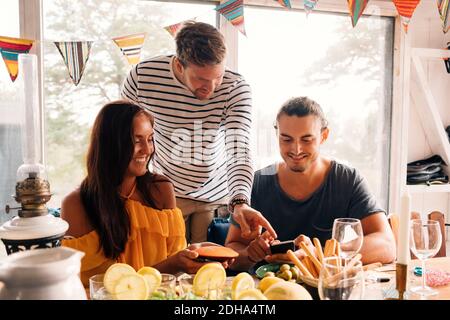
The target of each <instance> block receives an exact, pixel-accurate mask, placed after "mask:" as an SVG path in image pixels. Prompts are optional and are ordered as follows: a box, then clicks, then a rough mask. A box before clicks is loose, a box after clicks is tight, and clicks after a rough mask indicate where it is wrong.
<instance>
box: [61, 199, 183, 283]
mask: <svg viewBox="0 0 450 320" xmlns="http://www.w3.org/2000/svg"><path fill="white" fill-rule="evenodd" d="M125 208H126V210H127V212H128V216H129V218H130V226H131V232H130V236H129V238H128V242H127V244H126V246H125V251H124V252H123V253H121V254H120V256H119V257H118V258H117V260H116V261H114V260H112V259H109V258H106V257H105V256H104V254H103V250H102V249H101V247H100V238H99V236H98V234H97V232H96V231H95V230H93V231H91V232H89V233H87V234H85V235H83V236H81V237H79V238H74V239H64V240H63V241H62V245H63V246H67V247H71V248H73V249H76V250H80V251H83V252H84V253H85V256H84V257H83V258H82V260H81V273H80V278H81V281H82V282H83V285H84V286H85V287H88V286H89V277H91V276H93V275H95V274H100V273H104V272H105V271H106V269H108V267H109V266H110V265H111V264H113V263H116V262H121V263H127V264H129V265H131V266H132V267H133V268H135V269H136V270H139V269H140V268H142V267H143V266H153V265H155V264H157V263H159V262H161V261H163V260H165V259H166V258H167V257H169V256H171V255H173V254H175V253H177V252H178V251H180V250H183V249H184V248H186V238H185V224H184V220H183V214H182V213H181V210H180V209H178V208H175V209H163V210H157V209H154V208H151V207H147V206H144V205H143V204H142V203H140V202H139V201H136V200H131V199H126V200H125Z"/></svg>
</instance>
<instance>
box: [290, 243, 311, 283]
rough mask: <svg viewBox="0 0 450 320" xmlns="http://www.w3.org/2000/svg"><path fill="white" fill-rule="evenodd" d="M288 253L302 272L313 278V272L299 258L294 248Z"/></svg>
mask: <svg viewBox="0 0 450 320" xmlns="http://www.w3.org/2000/svg"><path fill="white" fill-rule="evenodd" d="M287 255H288V257H289V259H291V261H292V263H293V264H295V266H296V267H297V268H298V269H299V270H300V272H301V273H302V274H303V275H304V276H306V277H310V278H313V276H312V274H311V272H309V271H308V269H307V268H306V267H305V266H304V265H303V263H302V262H301V261H300V260H299V259H298V258H297V256H296V255H295V253H294V252H292V250H288V251H287Z"/></svg>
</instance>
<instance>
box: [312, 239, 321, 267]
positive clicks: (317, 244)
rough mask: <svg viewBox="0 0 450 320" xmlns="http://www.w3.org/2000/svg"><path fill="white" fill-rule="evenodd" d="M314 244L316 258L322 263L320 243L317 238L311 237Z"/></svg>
mask: <svg viewBox="0 0 450 320" xmlns="http://www.w3.org/2000/svg"><path fill="white" fill-rule="evenodd" d="M313 242H314V246H315V247H316V253H317V259H318V260H319V261H320V263H323V251H322V244H321V243H320V241H319V239H317V238H313Z"/></svg>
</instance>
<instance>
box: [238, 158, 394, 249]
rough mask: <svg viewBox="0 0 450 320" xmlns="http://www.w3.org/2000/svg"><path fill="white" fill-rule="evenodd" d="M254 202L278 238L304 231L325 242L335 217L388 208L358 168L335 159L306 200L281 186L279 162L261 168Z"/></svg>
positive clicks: (293, 237)
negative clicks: (377, 196) (375, 195)
mask: <svg viewBox="0 0 450 320" xmlns="http://www.w3.org/2000/svg"><path fill="white" fill-rule="evenodd" d="M251 206H252V207H253V208H254V209H256V210H258V211H259V212H261V213H262V214H263V215H264V216H265V217H266V219H267V220H269V222H270V224H271V225H272V226H273V228H274V229H275V231H276V232H277V234H278V239H279V240H281V241H285V240H293V239H295V238H296V237H297V236H298V235H300V234H304V235H307V236H308V237H310V238H311V239H312V238H313V237H316V238H318V239H319V240H320V242H321V243H322V244H324V243H325V241H326V240H327V239H330V238H331V231H332V229H333V222H334V219H335V218H347V217H348V218H357V219H363V218H365V217H367V216H369V215H370V214H373V213H376V212H385V210H383V209H382V208H381V207H380V206H379V205H378V204H377V201H376V199H375V197H374V196H373V195H371V194H370V192H369V189H368V186H367V184H366V182H365V181H364V179H363V177H362V176H361V175H360V174H359V173H358V171H357V170H356V169H354V168H351V167H349V166H346V165H344V164H342V163H339V162H336V161H334V160H332V162H331V168H330V170H329V172H328V174H327V176H326V177H325V180H324V181H323V183H322V184H321V185H320V186H319V188H318V189H317V190H316V191H315V192H314V193H313V194H312V195H311V196H309V197H308V198H307V199H304V200H296V199H293V198H291V197H290V196H289V195H288V194H286V193H285V192H284V191H283V190H282V189H281V187H280V184H279V182H278V175H277V170H276V165H274V164H273V165H270V166H267V167H265V168H263V169H261V170H258V171H257V172H255V177H254V180H253V188H252V197H251ZM232 222H233V223H235V222H234V221H232Z"/></svg>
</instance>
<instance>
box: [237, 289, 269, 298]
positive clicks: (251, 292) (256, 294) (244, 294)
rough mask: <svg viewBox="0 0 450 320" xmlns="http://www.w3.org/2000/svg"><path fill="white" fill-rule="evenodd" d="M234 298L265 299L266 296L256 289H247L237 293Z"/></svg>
mask: <svg viewBox="0 0 450 320" xmlns="http://www.w3.org/2000/svg"><path fill="white" fill-rule="evenodd" d="M236 300H267V298H266V296H265V295H263V294H262V292H261V291H259V290H258V289H255V288H253V289H247V290H243V291H241V292H239V293H238V294H237V297H236Z"/></svg>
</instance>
